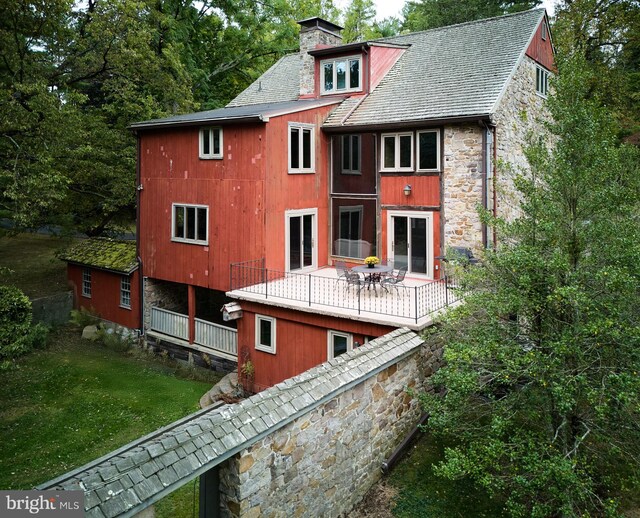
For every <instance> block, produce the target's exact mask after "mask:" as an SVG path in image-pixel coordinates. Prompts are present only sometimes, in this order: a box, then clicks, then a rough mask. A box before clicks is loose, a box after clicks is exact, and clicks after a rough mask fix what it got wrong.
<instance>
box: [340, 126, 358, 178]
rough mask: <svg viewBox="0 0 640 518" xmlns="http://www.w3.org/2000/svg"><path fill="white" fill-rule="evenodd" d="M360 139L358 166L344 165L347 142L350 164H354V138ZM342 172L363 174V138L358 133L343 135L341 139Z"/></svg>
mask: <svg viewBox="0 0 640 518" xmlns="http://www.w3.org/2000/svg"><path fill="white" fill-rule="evenodd" d="M354 137H355V138H357V139H358V168H357V169H351V168H347V169H345V167H344V150H345V142H347V143H348V144H349V165H353V151H352V150H353V145H352V144H353V139H354ZM340 151H341V154H340V173H341V174H346V175H362V139H361V138H360V135H359V134H357V133H350V134H348V135H342V138H341V139H340Z"/></svg>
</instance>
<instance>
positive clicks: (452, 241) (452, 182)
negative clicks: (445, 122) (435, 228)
mask: <svg viewBox="0 0 640 518" xmlns="http://www.w3.org/2000/svg"><path fill="white" fill-rule="evenodd" d="M484 131H485V129H484V128H483V127H482V126H480V125H479V124H477V123H469V124H458V125H451V126H445V128H444V132H443V134H444V167H443V178H442V189H443V209H444V240H443V241H444V247H445V251H446V249H447V248H448V247H450V246H464V247H468V248H471V249H473V250H474V251H476V252H478V251H479V250H480V249H481V248H482V224H481V223H480V217H479V215H478V207H479V206H481V204H482V185H483V181H482V177H483V174H484V172H483V170H482V169H483V168H482V161H483V153H482V146H483V132H484Z"/></svg>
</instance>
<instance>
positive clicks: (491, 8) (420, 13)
mask: <svg viewBox="0 0 640 518" xmlns="http://www.w3.org/2000/svg"><path fill="white" fill-rule="evenodd" d="M540 3H541V0H511V1H504V0H489V1H487V0H409V1H408V2H407V3H406V4H405V7H404V9H403V15H404V27H403V28H404V29H406V30H409V31H411V32H413V31H422V30H426V29H434V28H436V27H444V26H446V25H453V24H455V23H463V22H470V21H473V20H480V19H482V18H491V17H493V16H501V15H503V14H508V13H516V12H519V11H526V10H528V9H532V8H534V7H536V6H538V5H540Z"/></svg>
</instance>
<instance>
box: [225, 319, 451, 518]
mask: <svg viewBox="0 0 640 518" xmlns="http://www.w3.org/2000/svg"><path fill="white" fill-rule="evenodd" d="M394 333H396V336H397V335H398V334H402V333H406V331H398V332H394ZM392 335H393V333H392V334H391V335H387V336H392ZM385 338H387V337H382V338H381V339H380V340H384V339H385ZM419 343H420V342H418V344H419ZM375 346H376V344H375V343H373V345H372V351H375ZM363 349H364V348H363ZM358 352H359V351H358V350H355V351H353V356H354V358H356V359H355V363H359V361H358V360H357V356H358V355H357V353H358ZM363 352H364V350H363ZM400 353H401V350H399V351H397V354H398V361H397V363H395V362H393V361H391V365H389V366H387V367H386V368H384V369H382V370H378V369H362V370H361V369H359V368H358V365H350V363H352V364H353V363H354V360H352V361H351V362H349V361H347V362H346V363H344V364H343V365H344V372H347V371H349V372H355V373H358V377H359V379H358V382H357V383H356V384H355V385H353V386H351V387H345V390H343V391H338V393H337V394H336V395H335V396H334V397H332V398H331V399H329V400H328V401H326V402H324V403H323V404H321V405H319V406H316V407H315V408H313V409H311V410H310V411H309V412H306V413H304V414H303V415H301V416H300V417H299V418H297V419H296V420H294V421H293V422H291V423H289V424H288V425H287V426H285V427H283V428H280V429H278V430H276V431H274V432H273V433H271V434H269V435H267V436H266V437H264V438H262V439H261V440H259V441H258V442H256V443H255V444H253V445H252V446H250V447H249V448H247V449H246V450H244V451H242V452H240V453H239V454H238V455H236V456H234V457H233V458H231V459H229V460H228V461H227V462H226V463H225V464H223V465H221V467H220V481H221V483H220V497H221V504H222V516H226V517H239V516H242V517H277V516H292V517H294V516H309V515H310V513H311V514H313V515H314V516H326V517H332V516H341V515H344V514H345V513H348V512H349V511H350V510H352V509H353V507H354V506H355V505H356V504H358V503H359V502H360V501H361V500H362V498H363V497H364V495H365V493H366V492H367V491H368V490H369V488H370V487H371V486H372V485H373V484H374V483H375V482H376V481H377V480H378V479H379V477H380V476H381V465H382V463H383V461H384V460H385V459H386V458H387V457H388V456H389V454H390V453H391V452H392V451H393V450H394V448H395V447H397V445H398V444H399V443H400V442H401V441H402V439H403V438H404V437H405V436H406V434H407V433H408V432H409V431H410V429H411V428H412V427H413V426H415V424H416V422H417V421H418V419H419V416H420V414H421V410H420V407H419V404H418V401H417V400H416V399H414V398H412V397H411V396H410V395H409V394H408V393H407V388H411V389H415V390H422V389H424V387H425V379H427V378H428V376H429V375H430V374H431V373H433V372H434V371H435V370H436V369H437V368H438V367H439V366H440V363H441V358H442V355H441V350H433V351H432V350H428V349H426V348H424V346H419V345H418V346H417V347H416V348H415V349H414V354H411V355H409V356H406V355H403V354H400ZM350 354H351V353H350ZM393 355H394V351H393V350H391V351H388V352H387V353H385V354H383V355H381V360H383V359H385V358H386V359H387V361H388V360H389V359H392V358H393ZM344 356H347V355H344ZM343 360H348V358H343ZM332 368H339V367H338V366H337V365H336V366H333V367H332ZM314 370H316V369H312V370H311V371H309V372H311V373H313V371H314ZM294 379H295V378H294ZM265 392H268V391H265ZM261 394H262V393H261Z"/></svg>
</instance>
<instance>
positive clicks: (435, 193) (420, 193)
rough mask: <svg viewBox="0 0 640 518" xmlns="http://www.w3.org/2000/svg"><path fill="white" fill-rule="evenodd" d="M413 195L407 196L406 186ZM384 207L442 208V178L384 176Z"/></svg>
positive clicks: (436, 176)
mask: <svg viewBox="0 0 640 518" xmlns="http://www.w3.org/2000/svg"><path fill="white" fill-rule="evenodd" d="M407 184H409V185H411V194H410V195H409V196H405V194H404V187H405V185H407ZM380 192H381V194H380V203H381V204H382V205H411V206H423V207H424V206H427V207H439V206H440V176H439V175H434V176H410V175H408V176H383V177H382V178H380Z"/></svg>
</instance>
